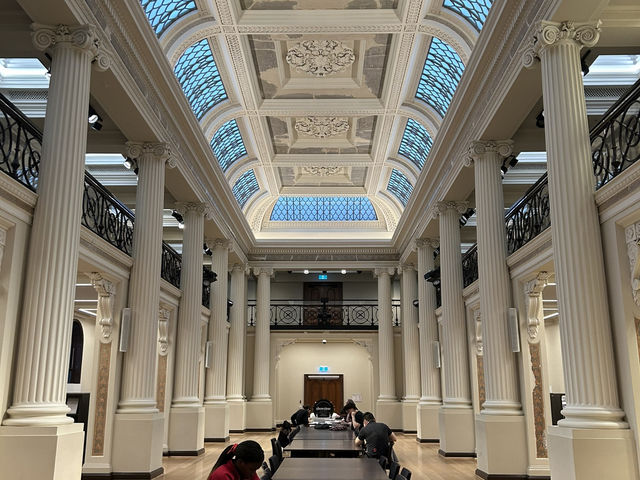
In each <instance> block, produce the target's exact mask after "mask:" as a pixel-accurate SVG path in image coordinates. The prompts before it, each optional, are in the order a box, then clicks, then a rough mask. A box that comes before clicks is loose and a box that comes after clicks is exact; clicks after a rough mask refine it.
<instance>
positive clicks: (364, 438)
mask: <svg viewBox="0 0 640 480" xmlns="http://www.w3.org/2000/svg"><path fill="white" fill-rule="evenodd" d="M395 442H396V436H395V434H394V433H393V432H392V431H391V429H390V428H389V427H388V426H387V425H386V424H384V423H381V422H376V419H375V417H374V416H373V413H371V412H367V413H365V414H364V426H363V427H362V429H361V430H360V433H359V434H358V437H357V438H356V445H358V446H360V445H362V444H363V443H364V444H365V447H366V448H365V452H366V454H367V457H370V458H380V456H381V455H384V456H385V457H387V458H389V452H390V450H391V448H390V447H391V446H392V445H393V444H394V443H395Z"/></svg>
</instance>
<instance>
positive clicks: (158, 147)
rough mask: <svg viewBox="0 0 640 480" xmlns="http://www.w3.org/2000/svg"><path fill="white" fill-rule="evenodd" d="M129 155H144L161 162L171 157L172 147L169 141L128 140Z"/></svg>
mask: <svg viewBox="0 0 640 480" xmlns="http://www.w3.org/2000/svg"><path fill="white" fill-rule="evenodd" d="M126 146H127V157H130V158H140V157H142V156H143V155H144V156H146V157H147V158H148V157H151V158H153V159H154V160H158V161H161V162H166V161H168V160H169V158H170V157H171V147H169V145H168V144H167V143H163V142H156V143H145V142H127V143H126Z"/></svg>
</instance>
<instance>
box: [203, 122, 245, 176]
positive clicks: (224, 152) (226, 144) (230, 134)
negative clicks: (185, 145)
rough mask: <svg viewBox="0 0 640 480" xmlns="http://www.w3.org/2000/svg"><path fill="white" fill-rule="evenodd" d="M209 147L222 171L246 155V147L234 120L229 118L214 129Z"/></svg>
mask: <svg viewBox="0 0 640 480" xmlns="http://www.w3.org/2000/svg"><path fill="white" fill-rule="evenodd" d="M211 149H212V150H213V153H214V155H215V156H216V158H217V159H218V163H219V164H220V168H222V171H224V172H226V171H227V170H228V169H229V167H230V166H231V165H233V164H234V163H235V162H236V161H238V160H239V159H240V158H242V157H245V156H246V155H247V149H246V148H245V146H244V142H243V141H242V135H240V130H239V129H238V124H237V123H236V121H235V120H229V121H228V122H227V123H225V124H224V125H222V126H221V127H220V128H219V129H218V130H217V131H216V133H215V134H214V135H213V138H212V139H211Z"/></svg>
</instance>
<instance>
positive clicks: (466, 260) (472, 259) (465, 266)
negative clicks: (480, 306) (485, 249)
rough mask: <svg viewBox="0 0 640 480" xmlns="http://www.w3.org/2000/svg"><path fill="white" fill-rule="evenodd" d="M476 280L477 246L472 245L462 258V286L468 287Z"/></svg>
mask: <svg viewBox="0 0 640 480" xmlns="http://www.w3.org/2000/svg"><path fill="white" fill-rule="evenodd" d="M477 279H478V245H477V244H476V245H473V246H472V247H471V248H470V249H469V250H467V251H466V252H465V254H464V255H463V256H462V285H463V288H466V287H468V286H469V285H471V284H472V283H473V282H475V281H476V280H477Z"/></svg>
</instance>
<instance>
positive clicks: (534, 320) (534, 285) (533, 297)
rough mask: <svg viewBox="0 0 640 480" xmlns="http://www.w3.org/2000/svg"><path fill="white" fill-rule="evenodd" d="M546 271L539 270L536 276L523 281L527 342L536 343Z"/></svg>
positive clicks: (547, 275)
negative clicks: (525, 281)
mask: <svg viewBox="0 0 640 480" xmlns="http://www.w3.org/2000/svg"><path fill="white" fill-rule="evenodd" d="M550 276H551V274H550V273H548V272H539V273H538V275H537V276H536V278H534V279H533V280H531V281H529V282H527V283H525V286H524V293H525V304H526V308H527V335H528V337H529V338H528V340H529V343H538V342H539V341H540V338H539V336H538V333H539V328H540V322H541V320H542V317H543V312H542V306H543V303H542V290H544V287H546V286H547V283H548V282H549V277H550Z"/></svg>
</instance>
